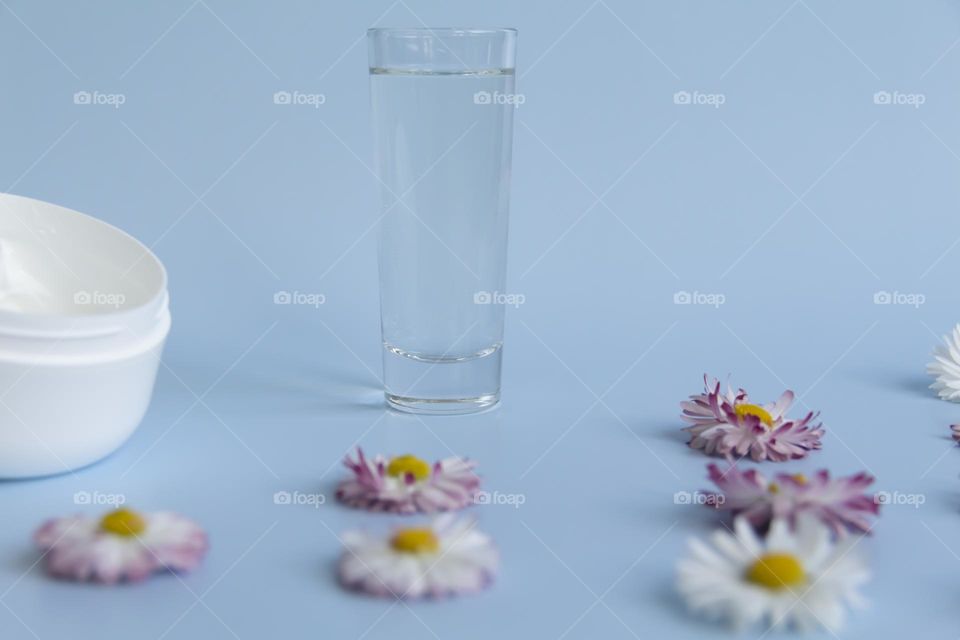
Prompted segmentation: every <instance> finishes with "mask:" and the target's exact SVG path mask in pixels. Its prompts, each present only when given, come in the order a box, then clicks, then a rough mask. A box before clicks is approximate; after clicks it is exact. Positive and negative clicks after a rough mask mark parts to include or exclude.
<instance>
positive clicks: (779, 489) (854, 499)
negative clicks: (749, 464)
mask: <svg viewBox="0 0 960 640" xmlns="http://www.w3.org/2000/svg"><path fill="white" fill-rule="evenodd" d="M707 469H708V470H709V476H708V477H709V478H710V480H712V481H713V483H714V484H715V485H717V488H718V489H720V493H719V494H714V499H713V500H709V501H708V502H709V503H711V504H712V505H713V506H715V507H716V508H717V509H726V510H729V511H732V512H733V513H734V514H735V515H740V516H743V517H745V518H746V519H747V520H748V521H749V522H750V523H751V524H752V525H753V526H754V527H756V528H758V529H762V528H763V527H765V526H767V525H768V524H769V523H770V521H771V520H773V519H776V518H783V519H786V520H787V521H788V522H789V523H790V524H796V521H797V518H798V517H799V516H800V515H801V514H804V513H809V514H811V515H812V516H814V517H816V518H818V519H819V520H820V521H821V522H823V523H824V524H825V525H827V526H828V527H830V529H831V530H832V531H834V532H835V533H836V535H838V536H843V535H845V534H846V533H847V531H848V530H849V531H854V532H857V533H866V532H867V531H869V530H870V528H871V526H872V525H871V520H870V519H871V517H872V516H876V515H878V514H879V512H880V504H879V503H878V501H877V500H876V499H875V497H874V496H873V495H872V494H867V493H864V492H865V491H866V489H867V487H869V486H870V485H871V484H873V476H871V475H870V474H867V473H864V472H860V473H857V474H855V475H852V476H847V477H843V478H831V477H830V472H829V471H827V470H826V469H821V470H820V471H817V472H816V473H815V474H814V475H813V477H811V478H807V477H806V476H805V475H803V474H801V473H796V474H788V473H778V474H777V475H776V476H774V478H773V480H768V479H767V478H765V477H764V476H763V475H761V474H760V473H759V472H758V471H757V470H756V469H750V470H749V471H741V470H740V469H738V468H737V467H736V466H730V468H728V469H727V470H726V471H720V468H719V467H718V466H717V465H715V464H711V465H709V466H708V467H707Z"/></svg>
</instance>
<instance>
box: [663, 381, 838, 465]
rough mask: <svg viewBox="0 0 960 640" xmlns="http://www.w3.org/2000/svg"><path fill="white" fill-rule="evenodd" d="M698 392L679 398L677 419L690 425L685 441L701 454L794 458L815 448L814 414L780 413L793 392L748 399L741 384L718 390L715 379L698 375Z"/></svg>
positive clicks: (820, 433) (777, 459)
mask: <svg viewBox="0 0 960 640" xmlns="http://www.w3.org/2000/svg"><path fill="white" fill-rule="evenodd" d="M703 383H704V391H703V393H701V394H697V395H694V396H690V399H689V400H686V401H684V402H681V403H680V408H681V409H682V410H683V419H684V420H685V421H686V422H689V423H690V424H691V426H689V427H686V429H685V431H689V432H690V434H691V437H690V442H689V444H690V446H691V447H693V448H694V449H701V450H703V452H704V453H706V454H707V455H719V456H726V457H732V456H733V455H737V456H740V457H743V456H746V455H749V456H750V457H751V458H753V459H754V460H756V461H758V462H759V461H761V460H772V461H774V462H783V461H784V460H796V459H799V458H804V457H806V455H807V454H808V453H809V452H810V451H814V450H816V449H819V448H820V439H821V438H822V437H823V428H822V425H821V424H820V423H819V422H818V423H816V424H812V423H813V422H814V421H815V420H816V419H817V416H818V415H819V414H818V413H814V412H812V411H811V412H810V413H808V414H807V415H806V416H805V417H803V418H802V419H800V420H792V419H788V418H787V417H786V413H787V410H788V409H790V405H792V404H793V391H790V390H787V391H784V392H783V394H782V395H781V396H780V398H779V399H778V400H777V401H776V402H774V403H771V404H765V405H759V404H752V403H751V402H750V401H749V400H748V398H747V392H746V391H744V390H743V389H740V390H739V391H736V392H734V391H733V389H732V388H731V387H730V386H729V385H728V387H727V390H726V392H724V391H722V390H721V389H720V382H719V381H718V380H716V379H714V380H708V378H707V377H706V376H704V377H703Z"/></svg>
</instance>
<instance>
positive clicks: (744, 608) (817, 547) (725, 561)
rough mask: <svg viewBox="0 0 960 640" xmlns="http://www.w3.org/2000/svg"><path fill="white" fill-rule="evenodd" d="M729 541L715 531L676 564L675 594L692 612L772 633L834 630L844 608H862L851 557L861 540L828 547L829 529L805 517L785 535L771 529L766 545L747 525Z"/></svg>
mask: <svg viewBox="0 0 960 640" xmlns="http://www.w3.org/2000/svg"><path fill="white" fill-rule="evenodd" d="M734 529H735V531H736V533H735V534H732V533H730V532H728V531H726V530H720V531H717V532H715V533H714V534H713V536H712V537H711V539H710V542H711V543H712V544H705V543H704V542H702V541H700V540H692V541H691V543H690V552H691V553H690V556H689V557H687V558H685V559H683V560H681V561H680V563H679V564H678V565H677V587H678V589H679V591H680V593H681V595H682V596H683V598H684V600H685V601H686V603H687V606H688V607H689V608H690V609H691V610H692V611H694V612H697V613H701V614H703V615H705V616H707V617H709V618H713V619H720V620H725V621H727V622H729V623H730V624H731V626H733V627H734V628H736V629H742V628H744V627H749V626H751V625H754V624H756V623H757V622H759V621H761V620H765V621H766V624H767V625H768V626H769V627H771V628H774V629H775V628H779V627H785V626H787V627H794V628H796V629H798V630H809V629H813V628H817V627H825V628H827V629H830V630H831V631H836V630H838V629H839V628H840V627H841V626H842V625H843V621H844V613H845V606H844V605H850V606H862V605H863V603H864V601H863V599H862V597H861V596H860V594H859V592H858V588H859V587H860V586H861V585H862V584H863V583H865V582H866V581H867V580H868V578H869V574H868V571H867V568H866V565H865V563H864V561H863V560H862V559H861V558H860V557H859V556H858V555H856V554H854V553H853V546H854V545H856V544H857V541H858V540H859V539H860V538H853V537H848V538H846V539H844V540H842V541H840V542H838V543H834V542H833V541H832V540H831V534H830V529H829V528H828V527H827V526H826V525H824V524H823V523H821V522H820V521H818V520H817V519H816V518H811V517H804V518H801V519H800V520H799V521H798V523H797V528H796V530H795V531H793V532H792V531H791V530H790V526H789V524H788V523H787V521H786V520H783V519H777V520H774V521H773V523H772V524H771V525H770V530H769V532H768V533H767V536H766V539H761V538H760V537H758V536H757V534H756V533H755V532H754V529H753V527H752V526H750V523H749V522H748V521H747V520H746V518H743V517H739V518H737V519H736V520H735V521H734Z"/></svg>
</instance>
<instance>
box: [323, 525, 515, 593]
mask: <svg viewBox="0 0 960 640" xmlns="http://www.w3.org/2000/svg"><path fill="white" fill-rule="evenodd" d="M474 527H475V524H474V522H473V521H471V520H467V519H459V520H458V519H456V518H455V517H454V516H453V515H452V514H445V515H442V516H439V517H438V518H436V519H435V520H434V521H433V522H432V523H430V524H429V525H427V526H417V527H403V528H399V529H395V530H394V531H393V533H392V535H390V536H389V537H383V536H378V535H373V534H370V533H366V532H363V531H351V532H348V533H346V534H344V536H343V543H344V546H345V550H344V553H343V556H342V558H341V559H340V581H341V583H342V584H343V585H344V586H346V587H348V588H350V589H356V590H358V591H363V592H366V593H369V594H372V595H376V596H388V597H395V598H411V599H412V598H439V597H444V596H451V595H459V594H465V593H473V592H476V591H480V590H482V589H484V588H485V587H487V586H488V585H489V584H490V583H491V582H492V581H493V578H494V576H495V575H496V572H497V566H498V563H499V554H498V552H497V549H496V547H495V546H494V544H493V541H492V540H491V539H490V537H489V536H487V535H486V534H484V533H481V532H479V531H477V530H476V529H475V528H474Z"/></svg>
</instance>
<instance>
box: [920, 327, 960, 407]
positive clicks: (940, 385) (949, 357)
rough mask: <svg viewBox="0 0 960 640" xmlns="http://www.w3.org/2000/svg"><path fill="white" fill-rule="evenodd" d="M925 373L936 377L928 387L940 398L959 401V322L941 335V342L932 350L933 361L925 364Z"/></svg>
mask: <svg viewBox="0 0 960 640" xmlns="http://www.w3.org/2000/svg"><path fill="white" fill-rule="evenodd" d="M927 373H928V374H930V375H932V376H934V377H935V378H936V380H934V382H933V384H931V385H930V388H931V389H933V390H935V391H936V392H937V395H939V396H940V398H941V399H942V400H950V401H951V402H960V324H958V325H957V326H955V327H954V328H953V332H952V333H950V334H948V335H945V336H943V344H942V345H939V346H937V348H936V349H934V350H933V362H931V363H930V364H928V365H927Z"/></svg>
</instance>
